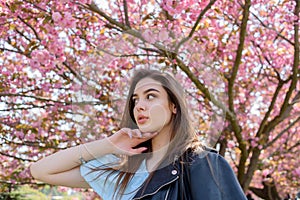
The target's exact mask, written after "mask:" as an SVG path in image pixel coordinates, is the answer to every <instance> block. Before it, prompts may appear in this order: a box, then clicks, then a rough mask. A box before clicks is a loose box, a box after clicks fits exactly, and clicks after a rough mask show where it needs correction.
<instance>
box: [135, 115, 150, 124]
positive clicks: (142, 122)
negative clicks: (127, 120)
mask: <svg viewBox="0 0 300 200" xmlns="http://www.w3.org/2000/svg"><path fill="white" fill-rule="evenodd" d="M147 120H148V117H145V116H140V117H138V120H137V122H138V124H145V123H146V122H147Z"/></svg>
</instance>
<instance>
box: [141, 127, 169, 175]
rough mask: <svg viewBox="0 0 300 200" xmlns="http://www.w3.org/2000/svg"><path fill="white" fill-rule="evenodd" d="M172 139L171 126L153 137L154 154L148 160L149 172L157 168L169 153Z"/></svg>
mask: <svg viewBox="0 0 300 200" xmlns="http://www.w3.org/2000/svg"><path fill="white" fill-rule="evenodd" d="M170 139H171V132H170V130H169V128H168V129H165V130H162V131H160V132H159V133H158V135H156V136H155V137H154V138H152V156H151V158H149V159H148V160H147V170H148V171H149V172H150V171H153V170H155V169H156V168H157V166H158V165H159V163H160V161H161V160H162V159H163V158H164V156H165V155H166V154H167V151H168V148H169V143H170Z"/></svg>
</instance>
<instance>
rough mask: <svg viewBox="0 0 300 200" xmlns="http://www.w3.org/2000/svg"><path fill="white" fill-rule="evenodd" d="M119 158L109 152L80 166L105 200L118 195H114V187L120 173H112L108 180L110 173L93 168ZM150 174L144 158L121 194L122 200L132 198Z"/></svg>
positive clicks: (83, 173) (86, 178) (87, 180)
mask: <svg viewBox="0 0 300 200" xmlns="http://www.w3.org/2000/svg"><path fill="white" fill-rule="evenodd" d="M118 159H119V158H118V157H116V156H115V155H112V154H108V155H105V156H103V157H101V158H97V159H94V160H90V161H89V162H87V163H85V164H82V165H81V166H80V174H81V176H82V177H83V178H84V179H85V181H86V182H87V183H88V184H89V185H90V186H91V188H93V190H94V191H95V192H96V193H97V194H98V195H99V196H100V197H101V198H102V199H103V200H112V199H114V198H116V195H115V196H114V188H115V183H116V180H117V178H116V177H117V175H118V173H117V172H116V173H115V174H112V175H111V176H109V177H108V179H107V180H106V177H107V175H108V174H109V173H104V174H102V173H103V170H100V171H99V170H98V171H93V170H92V169H93V168H96V167H99V166H103V165H109V164H111V163H115V162H117V161H118ZM99 174H101V176H99ZM148 176H149V172H148V171H147V168H146V161H145V160H144V161H143V162H142V164H141V166H140V167H139V169H138V170H137V172H136V173H135V175H134V176H133V177H132V179H131V181H130V182H129V184H128V186H127V188H126V189H125V192H124V194H123V195H122V196H121V200H129V199H132V198H133V197H134V195H135V194H136V192H137V191H138V189H139V187H140V186H141V185H142V184H143V183H144V181H145V180H146V179H147V177H148Z"/></svg>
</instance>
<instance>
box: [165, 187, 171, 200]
mask: <svg viewBox="0 0 300 200" xmlns="http://www.w3.org/2000/svg"><path fill="white" fill-rule="evenodd" d="M170 187H171V186H169V188H168V191H167V194H166V196H165V200H167V198H168V196H169V192H170Z"/></svg>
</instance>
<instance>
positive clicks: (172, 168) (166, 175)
mask: <svg viewBox="0 0 300 200" xmlns="http://www.w3.org/2000/svg"><path fill="white" fill-rule="evenodd" d="M179 173H180V170H179V162H178V160H177V161H176V162H175V163H174V164H170V165H167V166H166V167H163V168H161V169H158V170H156V171H155V173H153V174H152V178H151V179H150V181H149V182H147V181H146V183H145V184H143V186H142V187H141V188H140V189H139V191H138V192H137V193H136V195H135V197H134V198H133V200H138V199H142V198H144V197H146V196H150V195H154V194H155V193H157V192H158V191H159V190H160V189H161V188H162V187H164V186H166V185H169V184H171V183H173V182H174V181H176V180H177V179H178V178H179V175H180V174H179ZM150 176H151V174H150Z"/></svg>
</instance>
